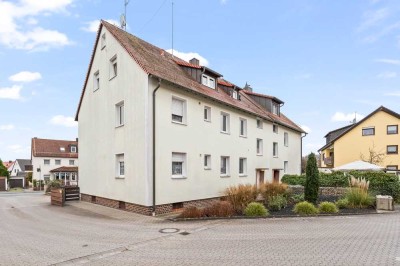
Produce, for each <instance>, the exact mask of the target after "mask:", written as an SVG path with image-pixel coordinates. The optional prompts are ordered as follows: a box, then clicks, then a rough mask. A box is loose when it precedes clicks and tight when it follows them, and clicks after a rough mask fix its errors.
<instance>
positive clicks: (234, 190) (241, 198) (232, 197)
mask: <svg viewBox="0 0 400 266" xmlns="http://www.w3.org/2000/svg"><path fill="white" fill-rule="evenodd" d="M225 196H226V199H227V201H228V202H229V203H231V204H232V207H233V209H234V211H235V212H236V213H237V214H242V213H243V210H244V209H245V208H246V206H247V205H248V204H249V203H251V202H253V201H255V200H256V199H257V196H258V190H257V187H256V186H255V185H250V184H247V185H242V184H240V185H238V186H231V187H229V188H227V189H226V190H225Z"/></svg>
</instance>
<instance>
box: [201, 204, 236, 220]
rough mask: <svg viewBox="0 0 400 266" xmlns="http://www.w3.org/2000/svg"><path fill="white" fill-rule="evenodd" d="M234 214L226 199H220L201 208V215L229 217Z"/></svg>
mask: <svg viewBox="0 0 400 266" xmlns="http://www.w3.org/2000/svg"><path fill="white" fill-rule="evenodd" d="M234 214H235V211H234V210H233V207H232V204H230V203H229V202H228V201H220V202H217V203H214V204H213V205H211V206H209V207H207V208H205V209H204V210H203V215H204V216H207V217H230V216H233V215H234Z"/></svg>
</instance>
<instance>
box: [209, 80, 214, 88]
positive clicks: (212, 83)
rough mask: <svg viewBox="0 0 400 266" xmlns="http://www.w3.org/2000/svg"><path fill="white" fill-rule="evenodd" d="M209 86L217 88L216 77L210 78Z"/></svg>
mask: <svg viewBox="0 0 400 266" xmlns="http://www.w3.org/2000/svg"><path fill="white" fill-rule="evenodd" d="M208 87H210V88H211V89H215V79H213V78H209V79H208Z"/></svg>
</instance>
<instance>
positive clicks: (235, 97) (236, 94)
mask: <svg viewBox="0 0 400 266" xmlns="http://www.w3.org/2000/svg"><path fill="white" fill-rule="evenodd" d="M232 98H233V99H236V100H237V99H238V93H237V91H235V90H233V91H232Z"/></svg>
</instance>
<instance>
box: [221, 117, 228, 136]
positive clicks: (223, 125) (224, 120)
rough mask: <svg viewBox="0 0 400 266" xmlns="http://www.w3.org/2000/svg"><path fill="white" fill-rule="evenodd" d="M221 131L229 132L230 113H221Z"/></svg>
mask: <svg viewBox="0 0 400 266" xmlns="http://www.w3.org/2000/svg"><path fill="white" fill-rule="evenodd" d="M221 131H222V132H223V133H229V132H230V129H229V114H227V113H221Z"/></svg>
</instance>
